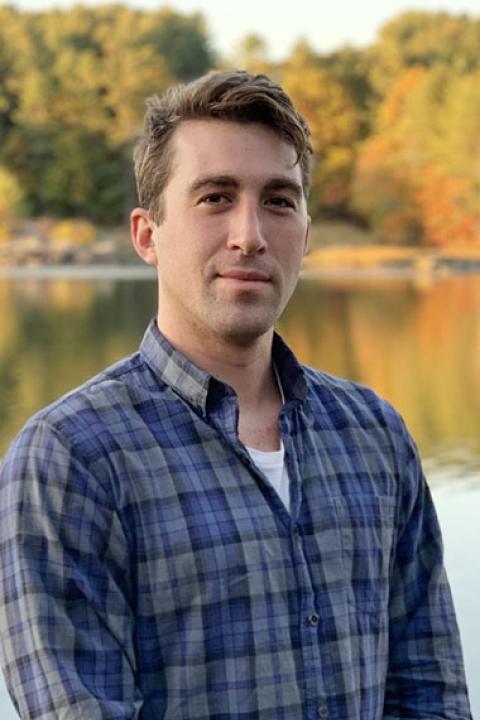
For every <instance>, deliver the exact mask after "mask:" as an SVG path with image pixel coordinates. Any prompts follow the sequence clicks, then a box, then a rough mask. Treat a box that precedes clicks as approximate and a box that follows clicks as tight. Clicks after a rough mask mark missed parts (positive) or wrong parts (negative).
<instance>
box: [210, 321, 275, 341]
mask: <svg viewBox="0 0 480 720" xmlns="http://www.w3.org/2000/svg"><path fill="white" fill-rule="evenodd" d="M274 323H275V318H273V319H270V318H268V319H267V318H249V319H243V320H242V321H237V322H223V323H222V324H221V327H219V328H217V334H218V335H220V336H221V337H223V338H224V339H225V340H227V341H229V342H232V343H235V344H238V345H248V344H250V343H252V342H254V341H255V340H258V338H260V337H262V336H263V335H265V334H266V333H268V332H270V331H271V330H272V328H273V326H274Z"/></svg>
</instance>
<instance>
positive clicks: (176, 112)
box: [0, 72, 470, 720]
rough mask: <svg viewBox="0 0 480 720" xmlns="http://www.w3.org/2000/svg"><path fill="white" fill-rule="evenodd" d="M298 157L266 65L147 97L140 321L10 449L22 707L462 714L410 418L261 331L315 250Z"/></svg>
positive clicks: (8, 486) (10, 631)
mask: <svg viewBox="0 0 480 720" xmlns="http://www.w3.org/2000/svg"><path fill="white" fill-rule="evenodd" d="M310 162H311V147H310V141H309V133H308V129H307V127H306V125H305V123H304V121H303V119H302V118H301V117H300V116H299V114H298V113H297V111H296V110H295V109H294V107H293V106H292V104H291V102H290V100H289V98H288V97H287V96H286V95H285V94H284V92H283V91H282V90H281V89H280V88H279V87H278V86H277V85H276V84H274V83H273V82H272V81H270V80H269V79H268V78H266V77H264V76H251V75H248V74H247V73H242V72H231V73H212V74H209V75H207V76H205V77H203V78H201V79H200V80H197V81H196V82H194V83H192V84H189V85H186V86H180V87H176V88H173V89H171V90H170V91H168V92H167V93H166V94H165V95H164V96H163V97H161V98H157V97H155V98H153V99H150V101H149V106H148V112H147V116H146V121H145V136H144V137H143V138H142V139H141V140H140V141H139V143H138V145H137V148H136V152H135V171H136V177H137V184H138V194H139V200H140V207H139V208H137V209H135V210H134V211H133V212H132V216H131V230H132V238H133V242H134V245H135V248H136V250H137V252H138V253H139V255H140V256H141V257H142V258H143V259H144V260H145V262H147V263H149V264H151V265H154V266H155V267H156V269H157V275H158V314H157V317H156V321H155V322H152V324H151V325H150V327H149V328H148V330H147V333H146V335H145V338H144V340H143V342H142V345H141V347H140V351H139V352H138V353H136V354H135V355H133V356H132V357H130V358H127V359H125V360H122V361H121V362H119V363H117V364H116V365H114V366H113V367H111V368H109V369H107V370H106V371H104V372H103V373H102V374H100V375H99V376H97V377H96V378H94V379H92V380H90V381H89V382H87V383H86V384H85V385H83V386H82V387H81V388H79V389H77V390H75V391H73V393H70V394H69V395H67V396H66V397H64V398H63V399H61V400H60V401H58V402H57V403H55V404H53V405H52V406H50V407H49V408H47V409H45V410H43V411H42V412H40V413H39V414H38V415H36V416H35V417H34V418H33V419H32V420H30V422H29V423H28V424H27V425H26V427H25V428H24V429H23V431H22V432H21V433H20V435H19V437H18V438H17V440H16V441H15V443H14V445H13V447H12V449H11V450H10V452H9V453H8V455H7V457H6V458H5V461H4V463H3V468H2V475H1V484H0V492H1V497H0V501H1V504H0V507H1V512H2V522H1V562H2V614H1V616H0V617H1V631H2V633H1V646H2V661H3V667H4V672H5V676H6V679H7V684H8V688H9V691H10V693H11V695H12V697H13V699H14V702H15V703H16V707H17V709H18V711H19V714H20V716H21V717H22V718H42V719H47V718H48V719H52V720H53V718H60V719H67V718H68V720H71V719H77V718H78V719H80V718H81V719H85V720H87V719H88V720H94V719H98V720H100V718H106V719H107V718H108V719H110V720H113V719H116V720H117V719H118V720H120V719H125V718H143V719H144V720H147V719H148V720H160V719H165V720H207V719H209V720H223V719H225V720H226V719H227V718H228V719H236V720H240V719H242V720H253V719H254V718H255V719H258V720H294V719H295V720H296V719H299V718H311V719H312V720H313V718H327V717H331V718H335V720H380V719H382V720H394V719H395V720H396V719H397V718H411V719H412V720H413V719H415V720H427V718H428V719H429V720H433V719H435V720H447V718H448V720H467V719H468V718H470V712H469V708H468V699H467V691H466V687H465V679H464V672H463V667H462V658H461V650H460V645H459V638H458V631H457V627H456V623H455V618H454V612H453V608H452V603H451V597H450V594H449V590H448V586H447V583H446V580H445V574H444V569H443V565H442V548H441V540H440V534H439V529H438V525H437V520H436V517H435V513H434V510H433V507H432V503H431V499H430V495H429V492H428V489H427V487H426V485H425V481H424V479H423V476H422V473H421V468H420V463H419V460H418V456H417V452H416V450H415V447H414V445H413V443H412V441H411V439H410V437H409V435H408V433H407V431H406V429H405V427H404V425H403V423H402V421H401V420H400V418H399V417H398V415H397V414H396V412H395V411H394V410H393V409H392V408H391V407H390V406H389V405H388V404H386V403H385V402H383V401H382V400H380V399H379V398H377V397H376V396H375V395H374V393H373V392H371V391H370V390H368V389H366V388H363V387H360V386H358V385H355V384H353V383H351V382H348V381H344V380H339V379H336V378H333V377H330V376H328V375H325V374H323V373H320V372H317V371H314V370H312V369H310V368H306V367H302V366H301V365H300V364H299V363H298V362H297V360H296V359H295V357H294V356H293V354H292V353H291V351H290V350H289V349H288V348H287V347H286V346H285V344H284V343H283V342H282V340H281V339H280V338H279V337H278V336H277V335H275V334H274V331H273V325H274V322H275V321H276V319H277V317H278V316H279V314H280V313H281V312H282V310H283V308H284V307H285V305H286V303H287V301H288V299H289V297H290V295H291V294H292V292H293V290H294V287H295V284H296V282H297V277H298V273H299V269H300V265H301V261H302V257H303V255H304V253H305V252H306V250H307V246H308V232H309V224H310V221H309V218H308V215H307V209H306V196H307V193H308V185H309V177H310Z"/></svg>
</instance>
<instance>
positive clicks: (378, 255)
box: [0, 221, 480, 278]
mask: <svg viewBox="0 0 480 720" xmlns="http://www.w3.org/2000/svg"><path fill="white" fill-rule="evenodd" d="M70 225H71V230H72V232H71V234H70V235H67V236H66V237H62V238H61V242H58V239H57V241H55V242H52V240H51V238H49V237H48V235H47V234H42V233H41V232H39V230H38V227H37V225H36V224H35V222H31V223H29V224H28V227H27V229H26V230H24V231H23V232H17V233H16V235H15V236H13V237H12V239H9V240H8V241H3V242H2V243H0V276H3V277H6V276H8V277H22V276H27V275H28V276H31V275H34V276H36V277H42V276H43V277H47V276H48V277H59V276H62V277H65V276H66V275H68V276H69V277H93V276H102V277H104V276H105V275H109V276H112V277H113V276H115V277H146V278H148V277H152V276H154V271H152V269H151V268H148V267H146V266H145V265H143V263H142V262H141V261H140V260H139V259H138V258H137V256H136V255H135V253H134V251H133V249H132V247H131V244H130V240H129V237H128V232H127V230H126V229H125V228H113V229H110V230H102V231H100V230H97V229H96V228H94V226H90V227H89V228H88V237H89V241H88V242H85V241H80V242H79V241H78V238H80V239H81V237H80V236H81V233H80V232H78V237H77V235H76V233H75V230H76V229H79V230H82V231H83V233H84V234H85V222H84V221H73V222H71V223H70ZM303 270H304V274H306V275H321V276H327V277H328V276H335V277H338V276H339V275H342V276H344V275H349V276H350V275H354V276H356V277H359V276H372V275H374V276H378V275H381V276H411V275H415V276H437V275H446V274H452V273H454V274H456V273H468V272H480V242H479V243H478V244H476V245H468V246H459V245H457V244H455V243H452V244H451V246H450V247H442V248H435V247H411V246H406V245H386V244H382V243H380V242H378V240H377V238H375V236H374V235H373V234H372V233H370V232H368V231H365V230H361V229H359V228H356V227H354V226H352V225H349V224H347V223H342V222H330V223H329V222H320V223H315V224H314V226H313V227H312V233H311V250H310V252H309V254H308V255H307V256H306V257H305V259H304V264H303Z"/></svg>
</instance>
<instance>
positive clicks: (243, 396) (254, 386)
mask: <svg viewBox="0 0 480 720" xmlns="http://www.w3.org/2000/svg"><path fill="white" fill-rule="evenodd" d="M157 324H158V327H159V329H160V331H161V332H162V333H163V334H164V335H165V337H166V338H167V339H168V340H169V342H171V344H172V345H173V346H174V347H175V348H176V349H177V350H179V351H180V352H181V353H183V354H184V355H185V356H186V357H188V358H189V359H190V360H192V362H194V363H195V364H196V365H198V366H199V367H201V368H202V369H203V370H206V371H207V372H208V373H210V375H214V376H215V377H217V378H218V379H219V380H220V381H221V382H223V383H225V384H227V385H230V387H232V388H233V389H234V390H235V392H236V393H237V396H238V405H239V413H240V417H239V436H240V439H241V440H242V441H243V442H244V443H245V445H248V446H250V447H256V448H257V449H259V450H276V449H277V448H278V447H279V446H280V436H279V431H278V413H279V412H280V409H281V406H282V400H281V394H280V390H279V387H278V383H277V379H276V377H275V373H274V371H273V366H272V339H273V329H270V330H269V331H268V332H266V333H265V334H264V335H261V336H260V337H258V338H255V339H254V340H252V341H250V342H243V343H235V342H233V341H231V340H226V339H225V338H211V337H206V336H203V337H202V339H201V340H199V338H198V337H196V336H195V335H194V334H191V333H189V334H181V333H179V332H172V328H171V327H170V328H169V327H165V324H162V323H161V321H160V318H157ZM169 330H170V332H169ZM263 429H264V431H263V432H262V430H263Z"/></svg>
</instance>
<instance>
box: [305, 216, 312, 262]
mask: <svg viewBox="0 0 480 720" xmlns="http://www.w3.org/2000/svg"><path fill="white" fill-rule="evenodd" d="M311 229H312V218H311V217H310V215H308V216H307V230H306V232H305V241H304V246H303V255H304V256H305V255H308V253H309V252H310V232H311Z"/></svg>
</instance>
